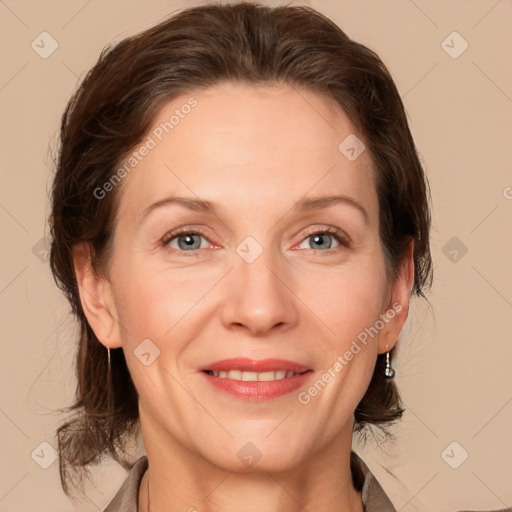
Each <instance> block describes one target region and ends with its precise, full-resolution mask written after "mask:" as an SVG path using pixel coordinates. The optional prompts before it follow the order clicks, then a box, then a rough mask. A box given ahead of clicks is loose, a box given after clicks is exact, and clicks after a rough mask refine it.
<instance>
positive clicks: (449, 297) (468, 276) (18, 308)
mask: <svg viewBox="0 0 512 512" xmlns="http://www.w3.org/2000/svg"><path fill="white" fill-rule="evenodd" d="M196 3H198V2H192V1H190V2H184V1H180V2H178V1H175V0H167V1H163V0H160V1H158V0H151V1H145V2H142V1H126V2H121V1H114V0H104V1H100V0H92V1H89V2H87V1H84V0H80V1H79V0H61V1H47V2H41V1H36V0H19V1H16V0H3V1H0V20H1V21H0V23H1V32H0V38H1V46H0V48H1V53H2V65H1V75H0V111H1V116H2V117H1V119H2V122H1V128H0V129H1V133H0V145H1V155H2V156H1V166H2V167H1V169H2V171H1V180H2V186H1V190H0V228H1V233H2V251H1V267H0V268H1V271H0V304H1V334H2V345H1V346H2V357H1V359H0V361H1V363H0V364H1V388H0V389H1V396H0V429H1V440H2V442H1V456H0V460H1V468H0V511H2V512H14V511H16V512H27V511H30V510H38V511H41V512H64V511H70V510H73V509H74V508H73V505H72V504H71V503H70V502H69V501H68V499H67V498H66V497H65V496H64V494H63V493H62V491H61V490H60V484H59V480H58V463H57V462H56V461H54V460H53V457H52V446H53V447H54V448H55V439H54V429H55V426H56V425H57V423H58V422H59V419H60V416H59V415H58V414H57V413H56V412H54V411H55V409H57V408H59V407H64V406H65V405H67V404H68V403H69V402H70V400H71V399H72V396H73V392H74V377H73V371H72V360H73V354H74V346H73V340H74V331H73V329H74V327H73V323H72V322H71V321H70V319H69V316H68V307H67V304H65V303H64V300H63V299H62V297H61V296H60V294H59V292H58V291H57V290H56V288H55V286H54V284H53V281H52V278H51V276H50V273H49V270H48V265H47V263H46V261H44V260H45V252H44V244H43V242H42V241H41V240H42V238H43V237H44V235H45V219H46V217H47V214H48V204H47V190H48V187H49V183H50V181H51V178H52V171H51V165H52V162H51V158H50V157H49V156H48V151H47V149H48V144H49V143H52V142H55V138H56V133H57V129H58V124H59V119H60V115H61V113H62V111H63V109H64V105H65V103H66V101H67V99H68V98H69V96H70V94H71V92H72V91H73V89H74V88H75V86H76V84H77V79H78V78H79V77H80V76H83V74H84V72H85V71H86V70H87V69H88V68H89V67H90V66H91V65H92V64H93V63H94V62H95V60H96V58H97V56H98V54H99V52H100V50H101V49H102V48H103V46H104V45H105V44H106V43H107V42H109V41H113V40H119V39H120V38H122V37H124V36H126V35H129V34H131V33H133V32H136V31H138V30H140V29H143V28H145V27H147V26H149V25H150V24H153V23H155V22H157V21H159V20H160V19H161V18H163V17H164V16H166V15H167V14H169V13H170V12H172V11H173V10H175V9H178V8H180V7H182V6H184V5H193V4H196ZM273 3H278V2H273ZM297 3H299V2H297ZM300 3H302V4H306V5H311V6H313V7H316V8H317V9H319V10H320V11H322V12H324V13H325V14H327V15H328V16H330V17H332V18H333V19H334V21H336V22H337V23H338V24H339V25H340V26H341V27H342V28H343V29H344V30H345V31H346V32H347V33H348V34H349V35H350V36H352V37H353V38H355V39H356V40H358V41H360V42H362V43H364V44H366V45H367V46H369V47H370V48H372V49H374V50H376V51H377V52H378V53H379V54H380V56H381V57H382V59H383V60H384V62H385V63H386V64H387V65H388V66H389V68H390V70H391V72H392V74H393V76H394V78H395V80H396V83H397V85H398V88H399V90H400V91H401V93H402V95H403V98H404V102H405V105H406V108H407V111H408V114H409V116H410V122H411V128H412V131H413V135H414V136H415V139H416V142H417V145H418V148H419V150H420V152H421V154H422V157H423V158H424V161H425V165H426V168H427V172H428V175H429V178H430V183H431V187H432V194H433V206H434V218H433V224H434V227H433V231H432V250H433V258H434V263H435V281H434V287H433V290H432V293H431V295H430V302H431V304H432V307H433V312H434V313H433V314H432V312H431V311H430V310H429V309H428V307H427V306H426V305H425V304H424V303H422V302H416V303H415V304H414V305H413V309H412V311H411V314H410V318H409V320H408V323H407V325H406V329H405V331H404V333H403V336H402V339H401V347H400V352H399V359H398V361H397V363H396V365H395V366H396V370H397V380H398V383H399V385H400V387H401V389H402V391H403V396H404V400H405V404H406V407H407V412H406V414H405V418H404V421H403V422H402V424H401V425H400V427H399V428H398V429H397V430H396V434H397V441H396V442H395V443H394V444H393V443H385V444H384V445H383V446H382V447H381V449H380V450H375V449H374V448H375V446H374V444H372V443H370V444H369V445H368V446H366V447H361V448H360V451H361V453H362V454H363V457H364V458H365V459H366V460H367V462H368V464H369V465H370V467H371V468H372V470H373V471H374V472H375V474H376V475H377V477H378V479H379V480H380V481H381V483H382V485H383V486H384V488H385V489H386V490H387V491H388V492H389V494H390V496H391V497H392V499H393V501H394V503H395V505H396V507H397V509H398V510H400V511H403V512H409V511H422V512H432V511H451V510H458V509H466V508H470V509H475V510H476V509H484V508H488V509H492V508H503V507H505V506H506V505H508V506H510V505H511V504H512V483H511V482H512V443H511V437H512V436H511V435H510V434H511V431H512V429H511V427H512V385H511V384H512V372H511V363H512V339H511V334H512V271H511V249H512V237H511V236H510V235H511V224H512V173H511V172H510V171H511V167H510V159H511V156H512V152H511V141H512V129H511V117H512V116H511V114H512V66H511V65H510V60H509V57H510V48H511V42H512V37H511V31H510V27H511V26H512V2H511V1H510V0H501V1H496V0H491V1H486V0H479V1H476V0H474V1H461V0H457V1H454V0H452V1H441V0H439V1H434V0H414V1H413V0H393V1H376V0H374V1H369V0H364V1H356V0H350V1H349V0H341V1H340V0H318V1H314V0H311V1H309V2H307V1H305V2H300ZM454 31H456V32H458V33H459V34H460V36H461V37H462V38H463V39H460V38H459V36H457V35H455V36H453V35H452V36H450V37H448V39H447V40H446V42H445V43H444V48H443V45H442V42H443V41H444V40H445V39H446V38H447V36H449V35H450V34H451V33H452V32H454ZM41 32H48V33H49V34H50V35H51V37H52V38H54V39H55V41H56V42H57V43H58V48H57V50H56V51H55V52H54V53H53V54H51V55H50V56H48V58H46V59H43V58H42V57H41V56H40V55H39V54H38V53H37V52H36V51H35V50H34V49H33V48H32V47H31V43H32V41H34V40H35V43H34V44H39V47H36V49H37V50H38V51H39V53H43V52H44V51H48V50H49V49H51V44H52V43H51V41H50V39H48V36H41V37H45V38H46V39H45V43H44V48H42V46H43V45H42V43H41V42H40V40H41V37H39V38H37V36H39V34H40V33H41ZM464 41H466V42H467V44H468V45H469V46H468V47H467V49H466V50H465V51H464V53H462V54H460V55H458V53H459V52H460V51H461V50H462V49H463V48H464V46H465V43H464ZM445 50H446V51H445ZM450 54H451V55H450ZM454 57H457V58H454ZM464 250H467V252H466V253H464ZM454 441H455V442H457V443H458V445H451V443H452V442H454ZM41 443H48V444H43V445H41ZM450 445H451V446H450ZM447 447H448V449H447V450H445V449H446V448H447ZM464 451H465V452H467V453H468V454H469V457H468V458H467V460H465V461H464V462H463V463H462V464H461V465H460V466H459V467H458V468H457V469H453V468H452V467H451V466H450V464H451V465H452V466H456V465H457V464H459V463H461V461H462V460H463V455H464ZM42 466H43V467H42ZM44 466H48V467H47V469H45V468H44ZM95 475H96V482H97V485H96V486H94V485H92V486H90V488H89V489H88V490H87V497H86V498H85V499H84V501H83V502H82V503H81V504H77V505H76V510H80V511H97V510H101V509H103V507H104V506H105V505H106V503H107V502H108V501H109V499H110V497H111V496H112V495H113V493H114V492H115V490H117V488H118V487H119V485H120V484H121V482H122V481H123V479H124V476H125V473H124V472H123V470H121V469H120V468H118V467H116V466H115V465H113V464H108V463H106V464H105V466H104V467H102V468H101V469H99V470H98V471H97V472H96V473H95Z"/></svg>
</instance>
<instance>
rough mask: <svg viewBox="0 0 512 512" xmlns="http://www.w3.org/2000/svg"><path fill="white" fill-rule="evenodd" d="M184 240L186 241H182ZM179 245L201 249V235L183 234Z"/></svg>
mask: <svg viewBox="0 0 512 512" xmlns="http://www.w3.org/2000/svg"><path fill="white" fill-rule="evenodd" d="M194 237H196V238H197V240H194ZM183 240H184V242H183V243H182V241H183ZM178 245H179V247H180V249H199V247H200V245H201V240H200V239H199V235H191V234H189V235H183V236H181V237H179V238H178Z"/></svg>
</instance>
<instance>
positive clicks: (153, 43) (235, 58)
mask: <svg viewBox="0 0 512 512" xmlns="http://www.w3.org/2000/svg"><path fill="white" fill-rule="evenodd" d="M221 81H230V82H234V83H249V84H269V85H271V84H288V85H290V86H292V87H297V88H305V89H308V90H311V91H314V92H317V93H319V94H321V95H323V96H324V97H325V98H326V99H329V100H334V101H335V102H336V104H337V105H339V107H341V108H342V109H343V110H344V111H345V113H346V114H347V115H348V117H349V119H350V120H351V121H352V123H353V124H354V126H355V128H356V129H357V130H358V133H359V134H360V135H361V136H362V138H363V140H364V143H365V145H366V148H367V150H368V151H369V152H370V155H371V160H372V163H373V168H374V171H375V173H374V174H375V186H376V190H377V195H378V201H379V217H380V226H379V230H380V233H379V234H380V240H381V245H382V249H383V254H384V260H385V263H386V272H387V275H388V278H389V280H393V279H395V278H396V277H397V275H398V272H399V270H400V267H401V264H402V263H403V260H404V256H405V254H406V250H407V247H408V244H409V242H411V241H414V273H415V275H414V286H413V289H412V291H411V294H412V295H413V294H414V295H418V296H423V297H425V294H424V290H425V289H426V288H428V287H429V286H430V285H431V282H432V270H431V266H432V261H431V256H430V248H429V230H430V207H429V202H430V193H429V188H428V182H427V179H426V177H425V175H424V172H423V169H422V166H421V164H420V161H419V159H418V155H417V152H416V149H415V145H414V142H413V139H412V136H411V133H410V130H409V127H408V124H407V119H406V114H405V111H404V107H403V104H402V101H401V99H400V95H399V93H398V91H397V88H396V86H395V84H394V83H393V80H392V78H391V75H390V73H389V72H388V70H387V69H386V67H385V66H384V64H383V63H382V62H381V60H380V59H379V57H378V56H377V55H376V54H375V53H374V52H373V51H371V50H369V49H368V48H366V47H365V46H363V45H361V44H359V43H357V42H355V41H352V40H351V39H349V37H348V36H347V35H345V33H344V32H342V30H340V28H339V27H338V26H337V25H336V24H335V23H334V22H332V21H331V20H329V19H328V18H326V17H325V16H323V15H322V14H320V13H318V12H317V11H315V10H313V9H311V8H308V7H298V6H281V7H274V8H271V7H266V6H262V5H258V4H255V3H248V2H242V3H238V4H234V5H204V6H199V7H194V8H190V9H186V10H183V11H180V12H178V13H177V14H174V15H173V16H172V17H170V18H169V19H167V20H165V21H163V22H161V23H160V24H158V25H156V26H154V27H152V28H150V29H148V30H146V31H144V32H142V33H140V34H138V35H135V36H133V37H129V38H127V39H124V40H123V41H121V42H119V43H117V44H115V45H114V46H113V47H110V48H107V49H105V50H104V51H103V52H102V54H101V56H100V57H99V60H98V62H97V63H96V65H95V66H94V67H93V68H92V69H91V70H90V71H89V73H88V74H87V76H86V77H85V78H84V80H83V81H82V82H81V84H80V86H79V88H78V90H77V91H76V92H75V93H74V95H73V97H72V98H71V100H70V101H69V103H68V105H67V107H66V109H65V112H64V114H63V117H62V124H61V133H60V147H59V150H58V158H57V162H56V174H55V180H54V182H53V187H52V191H51V193H52V213H51V217H50V227H51V235H52V246H51V257H50V264H51V269H52V272H53V275H54V277H55V280H56V282H57V284H58V285H59V287H60V288H61V289H62V290H63V291H64V293H65V295H66V297H67V299H68V300H69V302H70V304H71V307H72V310H73V313H74V315H76V318H77V319H78V322H79V324H80V337H79V340H78V351H77V358H76V375H77V378H78V384H77V389H76V397H75V401H74V403H73V404H72V405H71V406H70V407H68V408H66V409H65V410H66V411H67V412H71V413H72V415H71V416H70V417H69V418H68V419H67V420H66V421H65V423H64V424H62V425H61V426H60V427H59V428H58V430H57V440H58V449H59V453H60V475H61V481H62V486H63V489H64V491H65V492H66V494H68V495H69V485H68V484H69V483H71V482H73V485H74V486H75V485H76V481H75V480H74V478H75V477H76V476H78V477H80V482H81V481H82V478H81V475H82V473H83V472H84V471H85V472H86V471H87V467H88V466H89V465H91V464H95V463H98V462H99V461H100V460H101V458H102V457H103V456H111V457H113V458H114V459H115V460H116V461H118V462H119V463H120V464H122V465H123V466H124V467H126V468H130V467H131V464H130V462H129V461H128V459H127V458H126V455H127V452H126V451H125V448H126V443H127V442H128V441H129V440H130V439H133V438H134V436H135V434H136V432H137V426H138V404H137V392H136V389H135V387H134V385H133V382H132V380H131V377H130V374H129V371H128V368H127V365H126V362H125V358H124V355H123V351H122V349H116V350H111V355H112V360H111V371H110V372H109V371H108V365H107V350H105V347H104V346H103V345H102V344H101V343H100V342H99V341H98V339H97V338H96V336H95V334H94V332H93V331H92V329H91V327H90V326H89V324H88V323H87V320H86V317H85V315H84V312H83V310H82V307H81V304H80V298H79V292H78V286H77V281H76V277H75V272H74V266H73V254H72V251H73V248H74V247H75V246H76V245H77V244H79V243H82V242H87V243H88V244H89V245H90V248H91V254H92V263H93V267H94V269H95V270H96V271H97V272H99V273H101V272H103V271H104V270H105V269H106V265H107V264H108V261H109V253H110V249H111V247H110V242H111V241H112V235H113V232H114V222H115V214H116V210H117V205H118V203H119V194H120V193H121V191H122V188H121V187H117V188H116V189H115V190H114V191H112V192H111V193H109V194H107V195H106V197H104V198H103V199H101V200H99V199H97V198H96V196H95V194H94V193H93V192H94V190H95V189H97V188H98V187H101V186H102V185H103V184H104V183H105V182H107V181H108V180H109V178H110V177H111V176H112V175H113V174H114V172H115V170H116V169H117V168H118V166H119V165H120V164H121V162H122V161H123V159H124V158H125V156H126V155H127V154H128V153H129V152H130V150H133V148H134V147H135V146H136V145H137V144H138V143H139V142H140V141H141V140H142V139H143V137H144V135H145V134H146V133H147V131H148V130H149V128H150V126H151V123H152V121H153V119H154V118H155V115H156V114H157V112H158V111H159V109H160V108H161V107H162V106H163V105H164V104H165V103H166V102H168V101H169V100H171V99H172V98H174V97H176V96H177V95H179V94H182V93H185V92H187V93H190V92H191V91H193V90H194V89H198V88H203V87H208V86H211V85H214V84H216V83H219V82H221ZM384 357H385V356H384V355H383V354H381V355H379V356H378V358H377V364H376V367H375V371H374V375H373V378H372V380H371V383H370V385H369V387H368V390H367V392H366V394H365V395H364V397H363V399H362V400H361V402H360V403H359V405H358V407H357V409H356V411H355V428H356V430H357V431H361V429H363V427H365V426H369V425H376V426H378V427H381V428H383V427H385V426H386V425H388V424H390V423H391V422H393V421H395V420H397V419H398V418H400V417H401V415H402V413H403V405H402V403H401V401H400V396H399V393H398V390H397V388H396V385H395V383H394V382H393V381H392V380H388V379H386V378H384V376H383V368H384V362H385V359H384Z"/></svg>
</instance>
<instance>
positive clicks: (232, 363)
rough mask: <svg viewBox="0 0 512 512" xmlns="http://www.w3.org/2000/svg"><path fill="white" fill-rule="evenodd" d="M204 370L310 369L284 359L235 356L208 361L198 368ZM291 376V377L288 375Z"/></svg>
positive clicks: (293, 370)
mask: <svg viewBox="0 0 512 512" xmlns="http://www.w3.org/2000/svg"><path fill="white" fill-rule="evenodd" d="M206 370H214V371H217V372H218V371H228V370H241V371H243V372H258V373H259V372H273V371H274V372H275V371H277V370H286V371H291V372H294V373H304V372H307V371H308V370H311V368H309V367H308V366H304V365H303V364H299V363H295V362H293V361H287V360H285V359H262V360H260V361H257V360H254V359H248V358H245V357H237V358H234V359H223V360H222V361H215V362H214V363H209V364H207V365H205V366H203V367H201V368H200V369H199V371H201V372H204V371H206ZM290 378H292V377H290Z"/></svg>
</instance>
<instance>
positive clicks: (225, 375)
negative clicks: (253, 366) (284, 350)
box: [208, 370, 298, 382]
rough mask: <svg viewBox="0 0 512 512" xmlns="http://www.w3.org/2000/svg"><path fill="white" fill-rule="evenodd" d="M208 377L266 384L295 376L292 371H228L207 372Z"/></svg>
mask: <svg viewBox="0 0 512 512" xmlns="http://www.w3.org/2000/svg"><path fill="white" fill-rule="evenodd" d="M208 373H210V375H213V376H215V377H220V378H221V379H233V380H241V381H245V382H256V381H263V382H268V381H271V380H281V379H284V378H287V377H293V376H294V375H298V374H295V373H294V372H292V371H286V370H277V371H275V372H274V371H272V372H242V371H240V370H229V371H225V370H222V371H215V370H209V372H208Z"/></svg>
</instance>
